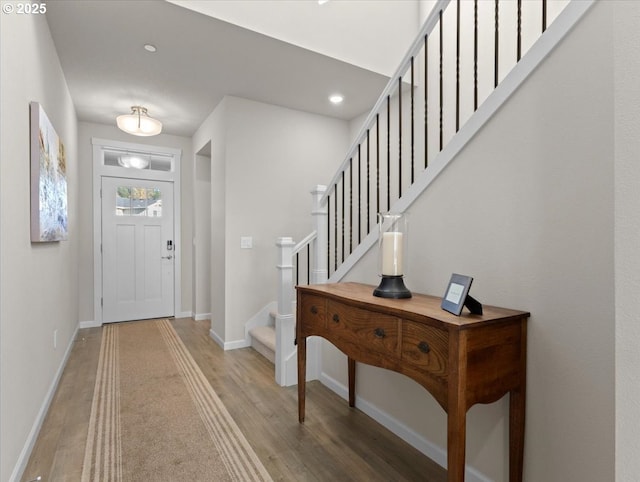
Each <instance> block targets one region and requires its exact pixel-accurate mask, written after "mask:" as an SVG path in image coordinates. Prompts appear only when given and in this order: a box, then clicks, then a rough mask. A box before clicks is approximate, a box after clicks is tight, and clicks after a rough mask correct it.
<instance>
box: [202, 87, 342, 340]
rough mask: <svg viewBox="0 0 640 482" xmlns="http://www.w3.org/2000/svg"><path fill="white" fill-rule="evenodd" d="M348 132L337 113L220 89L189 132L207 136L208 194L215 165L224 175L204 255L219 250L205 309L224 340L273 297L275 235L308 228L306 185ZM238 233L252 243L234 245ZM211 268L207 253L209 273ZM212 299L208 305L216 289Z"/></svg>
mask: <svg viewBox="0 0 640 482" xmlns="http://www.w3.org/2000/svg"><path fill="white" fill-rule="evenodd" d="M216 116H217V117H216ZM214 117H216V118H214ZM216 126H217V127H216ZM223 126H224V127H223ZM348 136H349V128H348V124H347V122H345V121H341V120H337V119H332V118H328V117H323V116H318V115H313V114H307V113H304V112H299V111H295V110H291V109H285V108H281V107H276V106H272V105H267V104H262V103H259V102H254V101H250V100H245V99H241V98H237V97H226V98H225V100H224V101H223V103H222V104H221V105H220V106H218V108H217V109H216V111H214V114H212V116H211V117H210V118H209V119H208V120H207V121H206V122H205V124H203V127H201V129H200V130H199V131H198V133H196V136H194V148H195V149H198V148H199V147H198V146H202V145H204V144H205V143H206V142H207V141H208V139H211V140H212V157H211V159H212V187H211V189H212V196H219V195H220V193H219V192H218V191H219V190H220V189H222V187H220V186H217V180H216V179H214V177H215V176H216V174H215V172H216V170H219V171H221V172H219V174H222V175H224V179H225V181H224V183H223V184H224V203H223V204H224V206H225V212H224V216H222V215H220V214H217V215H215V216H214V217H215V218H217V219H218V220H219V221H224V247H222V246H221V243H220V242H219V241H218V242H217V243H216V241H215V239H216V230H218V231H219V230H220V229H221V226H222V225H221V224H220V223H218V222H216V221H215V220H214V222H213V224H212V230H213V231H214V233H213V235H212V236H213V239H214V245H216V244H217V245H218V247H217V248H216V247H215V246H214V248H213V252H212V258H213V259H214V260H215V259H217V258H219V257H220V256H221V254H220V253H221V250H223V251H224V277H225V280H224V289H225V299H224V315H222V314H220V313H218V315H215V314H214V315H212V317H213V319H214V321H215V320H216V317H217V316H224V324H225V332H224V336H222V335H220V332H219V330H220V326H219V323H220V320H219V319H218V320H217V321H215V323H217V325H216V326H217V328H215V329H214V331H215V332H216V333H217V334H218V336H220V337H221V338H222V339H224V340H225V341H226V342H233V341H238V340H242V339H244V324H245V323H246V321H248V320H249V319H250V318H251V317H252V316H253V315H255V314H256V313H257V312H258V311H259V310H260V309H262V308H263V307H264V306H265V305H266V304H267V303H269V302H271V301H273V300H275V298H276V285H275V280H276V270H275V265H276V248H275V242H276V238H278V237H280V236H291V237H293V238H294V240H300V239H302V238H303V237H304V236H306V235H307V234H309V232H310V231H311V229H312V227H311V216H310V212H311V195H310V191H311V189H312V188H313V187H314V186H315V185H316V184H319V183H320V184H321V183H322V182H327V181H328V180H329V179H330V176H331V174H332V173H333V171H334V170H335V169H336V167H337V165H338V163H339V162H340V160H341V156H342V155H344V153H345V151H346V148H347V143H348V140H349V139H348ZM221 145H222V146H223V149H222V150H220V147H219V146H221ZM217 146H218V147H217ZM218 163H222V164H224V169H218V168H216V167H215V166H216V165H217V164H218ZM222 171H223V173H222ZM214 212H215V208H214ZM242 236H251V237H253V249H241V248H240V237H242ZM270 260H271V261H270ZM218 272H219V268H216V267H215V261H214V267H213V268H212V277H213V278H214V280H215V278H216V277H217V276H219V273H218ZM214 282H215V281H214ZM219 302H220V300H219V299H218V304H219ZM212 304H213V306H212V313H216V310H217V309H219V307H216V293H212Z"/></svg>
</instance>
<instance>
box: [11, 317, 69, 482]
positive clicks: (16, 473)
mask: <svg viewBox="0 0 640 482" xmlns="http://www.w3.org/2000/svg"><path fill="white" fill-rule="evenodd" d="M79 328H80V324H78V326H77V327H76V329H75V331H74V333H73V336H72V337H71V340H70V342H69V345H68V346H67V349H66V351H65V353H64V356H63V357H62V362H61V363H60V366H59V367H58V370H57V371H56V374H55V376H54V377H53V381H52V382H51V385H50V386H49V390H48V391H47V394H46V395H45V398H44V400H43V402H42V405H41V406H40V411H39V412H38V415H37V416H36V419H35V421H34V423H33V426H32V427H31V431H30V432H29V436H28V437H27V441H26V442H25V444H24V447H23V448H22V451H21V452H20V456H19V457H18V461H17V462H16V465H15V467H14V469H13V473H12V474H11V476H10V477H9V481H10V482H18V481H19V480H20V479H21V478H22V476H23V475H24V470H25V469H26V468H27V462H29V457H30V455H31V451H32V450H33V446H34V445H35V443H36V439H37V438H38V434H39V433H40V429H41V428H42V423H43V422H44V419H45V417H46V416H47V412H48V411H49V406H50V405H51V400H53V396H54V395H55V393H56V390H57V389H58V383H60V377H62V372H63V371H64V367H65V366H66V365H67V361H68V360H69V355H71V348H73V344H74V342H75V340H76V336H77V335H78V329H79Z"/></svg>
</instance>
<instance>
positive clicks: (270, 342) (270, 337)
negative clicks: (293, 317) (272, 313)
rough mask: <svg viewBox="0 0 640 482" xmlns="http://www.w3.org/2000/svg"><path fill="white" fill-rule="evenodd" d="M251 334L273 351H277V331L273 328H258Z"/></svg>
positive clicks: (250, 332)
mask: <svg viewBox="0 0 640 482" xmlns="http://www.w3.org/2000/svg"><path fill="white" fill-rule="evenodd" d="M249 334H250V335H251V336H252V337H253V338H255V339H256V340H258V341H259V342H260V343H262V344H263V345H265V346H267V347H269V348H271V349H272V350H273V351H275V350H276V330H275V328H274V327H273V326H256V327H255V328H252V329H251V330H250V331H249Z"/></svg>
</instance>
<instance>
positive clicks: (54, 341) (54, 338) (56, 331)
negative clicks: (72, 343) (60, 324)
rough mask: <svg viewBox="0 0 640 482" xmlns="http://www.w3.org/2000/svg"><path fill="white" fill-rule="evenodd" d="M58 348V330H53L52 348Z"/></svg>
mask: <svg viewBox="0 0 640 482" xmlns="http://www.w3.org/2000/svg"><path fill="white" fill-rule="evenodd" d="M56 348H58V330H53V349H54V350H55V349H56Z"/></svg>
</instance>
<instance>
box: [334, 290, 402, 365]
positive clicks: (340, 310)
mask: <svg viewBox="0 0 640 482" xmlns="http://www.w3.org/2000/svg"><path fill="white" fill-rule="evenodd" d="M399 325H400V319H399V318H396V317H395V316H389V315H384V314H380V313H375V312H372V311H369V310H363V309H360V308H355V307H353V306H349V305H345V304H343V303H338V302H334V301H329V306H328V310H327V330H328V331H329V332H330V333H333V334H335V335H337V336H339V338H340V339H341V340H342V341H343V342H345V343H347V344H350V345H352V346H354V347H364V348H365V349H366V350H367V351H368V352H372V351H373V352H377V353H380V354H383V355H390V356H393V357H398V358H399V356H400V352H399V343H398V334H399Z"/></svg>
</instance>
